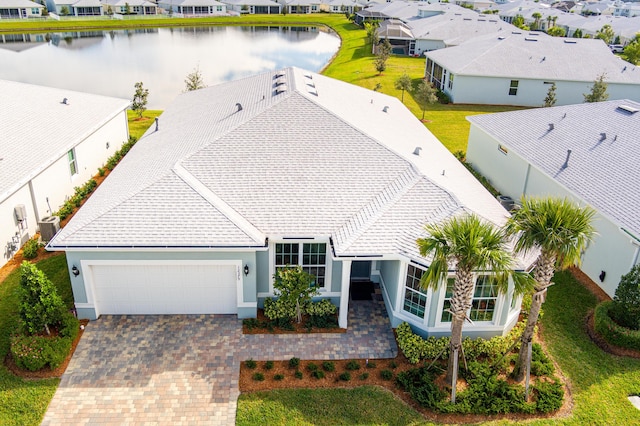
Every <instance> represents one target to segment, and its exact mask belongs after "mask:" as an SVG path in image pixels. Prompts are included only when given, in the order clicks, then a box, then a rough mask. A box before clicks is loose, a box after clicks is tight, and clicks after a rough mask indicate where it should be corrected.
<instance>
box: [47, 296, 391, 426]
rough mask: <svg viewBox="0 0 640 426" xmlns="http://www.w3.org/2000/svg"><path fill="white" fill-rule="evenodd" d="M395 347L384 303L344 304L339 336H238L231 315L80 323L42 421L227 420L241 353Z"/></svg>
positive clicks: (364, 351)
mask: <svg viewBox="0 0 640 426" xmlns="http://www.w3.org/2000/svg"><path fill="white" fill-rule="evenodd" d="M396 354H397V347H396V344H395V340H394V338H393V332H392V330H391V328H390V325H389V320H388V318H387V315H386V313H385V311H384V304H383V303H382V302H370V301H366V302H362V301H354V302H351V306H350V308H349V329H348V330H347V332H346V333H344V334H337V333H332V334H329V333H327V334H302V335H291V334H286V335H285V334H281V335H264V334H261V335H243V334H242V322H241V321H240V320H238V319H237V318H236V317H235V316H229V315H215V316H214V315H166V316H105V317H102V318H101V319H99V320H97V321H93V322H91V323H90V324H89V325H88V326H87V329H86V330H85V332H84V335H83V336H82V340H81V341H80V344H79V345H78V348H77V349H76V352H75V354H74V356H73V359H72V360H71V363H70V364H69V367H68V368H67V371H66V372H65V374H64V375H63V377H62V380H61V382H60V386H59V387H58V390H57V391H56V394H55V395H54V397H53V400H52V401H51V404H50V405H49V409H48V411H47V413H46V414H45V417H44V421H43V425H58V424H65V425H68V424H74V425H83V424H84V425H98V424H100V425H102V424H114V425H115V424H117V425H123V424H136V425H138V424H172V425H173V424H189V425H194V424H203V425H205V424H206V425H222V424H225V425H226V424H233V423H234V422H235V414H236V404H237V399H238V395H239V389H238V375H239V371H240V363H241V362H242V361H243V360H246V359H248V358H253V359H255V360H269V359H271V360H286V359H289V358H291V357H293V356H297V357H299V358H301V359H344V358H390V357H395V356H396Z"/></svg>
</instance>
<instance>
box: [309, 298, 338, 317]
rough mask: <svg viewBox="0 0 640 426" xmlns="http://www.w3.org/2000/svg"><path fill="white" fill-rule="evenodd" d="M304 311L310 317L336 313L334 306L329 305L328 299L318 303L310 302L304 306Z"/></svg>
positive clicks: (336, 309)
mask: <svg viewBox="0 0 640 426" xmlns="http://www.w3.org/2000/svg"><path fill="white" fill-rule="evenodd" d="M305 311H306V313H307V314H308V315H312V316H326V315H335V314H336V312H338V308H337V307H336V305H334V304H333V303H331V301H330V300H329V299H322V300H320V301H319V302H311V303H309V304H307V305H306V307H305Z"/></svg>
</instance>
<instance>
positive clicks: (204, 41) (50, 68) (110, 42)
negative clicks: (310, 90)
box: [0, 26, 340, 108]
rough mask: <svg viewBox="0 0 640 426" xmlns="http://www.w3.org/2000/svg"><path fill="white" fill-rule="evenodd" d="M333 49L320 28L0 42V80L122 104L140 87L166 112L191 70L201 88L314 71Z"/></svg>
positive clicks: (333, 40) (332, 39)
mask: <svg viewBox="0 0 640 426" xmlns="http://www.w3.org/2000/svg"><path fill="white" fill-rule="evenodd" d="M339 44H340V41H339V38H338V37H337V36H336V35H335V34H333V33H330V32H329V31H328V30H326V29H324V28H323V27H292V26H286V27H283V26H249V27H220V26H214V27H192V28H160V29H158V28H151V29H149V28H144V29H135V30H118V31H90V32H65V33H48V34H0V64H2V66H1V67H0V78H1V79H7V80H15V81H21V82H26V83H34V84H42V85H45V86H53V87H61V88H68V89H73V90H80V91H87V92H91V93H100V94H104V95H109V96H117V97H122V98H131V96H132V95H133V92H134V87H133V85H134V84H135V82H137V81H142V82H144V85H145V87H146V88H148V89H149V92H150V95H149V108H164V107H165V106H166V105H167V104H168V103H169V102H171V100H172V99H173V98H174V97H175V96H176V95H177V94H178V93H180V92H181V91H182V90H183V89H184V79H185V77H186V76H187V74H189V73H190V72H191V71H192V70H193V69H194V68H195V67H199V68H200V71H201V73H202V76H203V79H204V81H205V84H207V85H213V84H218V83H221V82H224V81H228V80H231V79H236V78H240V77H244V76H248V75H253V74H256V73H259V72H263V71H267V70H275V69H279V68H283V67H286V66H291V65H295V66H298V67H301V68H305V69H309V70H313V71H319V70H320V69H321V68H322V67H323V66H324V65H325V64H326V63H327V62H328V61H329V59H330V58H331V56H332V55H333V54H334V53H335V52H336V51H337V50H338V47H339Z"/></svg>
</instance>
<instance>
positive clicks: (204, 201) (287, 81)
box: [50, 68, 506, 255]
mask: <svg viewBox="0 0 640 426" xmlns="http://www.w3.org/2000/svg"><path fill="white" fill-rule="evenodd" d="M280 83H282V84H280ZM284 87H286V89H285V90H284V91H282V90H281V89H282V88H284ZM238 104H239V105H240V106H241V107H242V108H241V109H240V108H239V106H238ZM385 107H386V108H385ZM416 146H420V147H421V148H422V154H421V155H420V156H416V155H413V154H412V152H413V150H414V149H415V147H416ZM445 171H446V173H445ZM462 209H465V210H468V211H474V212H476V213H478V214H480V215H481V216H483V217H485V218H486V219H487V220H490V221H492V222H493V223H497V224H500V223H502V222H503V221H504V220H505V218H506V212H505V211H504V209H502V207H501V206H500V204H499V203H498V202H497V201H496V200H495V199H494V198H493V197H492V196H491V195H490V194H489V193H488V192H486V191H485V190H484V189H483V188H482V186H481V185H480V184H479V183H478V182H477V181H476V180H475V179H474V178H473V177H472V176H471V175H470V174H469V172H468V171H467V170H466V169H465V168H464V167H463V166H462V165H461V164H460V163H459V162H458V160H456V159H455V157H453V155H451V154H450V153H449V152H448V151H447V150H446V148H444V147H443V146H442V144H440V143H439V141H438V140H437V139H436V138H435V137H433V135H432V134H431V133H430V132H429V131H428V130H426V128H425V127H424V125H423V124H422V123H420V122H419V121H418V120H417V119H416V118H415V117H414V116H413V114H411V112H410V111H409V110H407V109H406V108H405V107H404V106H403V105H402V103H401V102H400V101H399V100H398V99H396V98H393V97H390V96H387V95H384V94H381V93H378V92H373V91H369V90H366V89H363V88H360V87H357V86H353V85H350V84H347V83H343V82H340V81H337V80H334V79H331V78H328V77H325V76H322V75H319V74H314V73H310V72H307V71H303V70H300V69H297V68H288V69H286V70H284V71H280V72H277V73H273V72H269V73H264V74H260V75H257V76H253V77H249V78H245V79H242V80H237V81H232V82H229V83H225V84H222V85H218V86H213V87H209V88H206V89H201V90H198V91H195V92H189V93H185V94H182V95H180V96H178V98H176V100H175V101H174V102H173V103H172V104H171V105H170V106H169V107H168V108H167V109H166V110H165V112H164V113H163V114H162V116H161V117H160V121H159V130H158V131H157V132H156V131H154V129H150V131H149V132H147V134H146V135H145V136H144V137H143V138H142V139H141V140H140V141H139V142H138V143H137V144H136V146H135V147H134V148H133V149H132V150H131V151H130V152H129V154H127V156H126V157H125V158H124V160H123V161H122V162H121V163H120V165H118V167H116V168H115V170H114V171H113V172H112V173H111V175H110V176H109V177H108V178H107V179H106V180H105V182H104V183H103V184H102V185H101V186H100V188H98V190H97V191H96V192H95V193H94V194H93V195H92V197H91V198H90V199H89V200H88V201H87V203H85V205H84V206H83V207H82V208H81V209H80V211H79V212H78V213H77V214H76V215H75V216H74V217H73V219H72V220H71V221H70V222H69V224H68V225H67V226H66V227H65V228H64V229H63V230H62V231H61V232H60V233H58V235H57V236H56V237H55V238H54V240H53V241H52V242H51V243H50V246H51V247H53V248H58V249H61V248H65V247H79V246H100V247H108V246H120V247H121V246H129V247H145V246H162V247H165V246H166V247H186V246H191V247H203V246H217V247H219V246H243V247H246V246H262V245H264V243H265V238H276V237H325V238H327V237H333V238H334V244H335V249H336V252H337V253H339V254H340V253H349V254H357V253H366V254H371V253H396V254H403V253H404V254H407V255H416V250H415V247H414V246H415V238H414V237H415V236H416V235H419V234H420V233H421V232H422V231H421V230H422V225H423V224H424V221H426V220H436V219H440V218H444V217H447V216H448V215H451V214H455V213H456V212H459V211H461V210H462ZM414 228H415V229H414Z"/></svg>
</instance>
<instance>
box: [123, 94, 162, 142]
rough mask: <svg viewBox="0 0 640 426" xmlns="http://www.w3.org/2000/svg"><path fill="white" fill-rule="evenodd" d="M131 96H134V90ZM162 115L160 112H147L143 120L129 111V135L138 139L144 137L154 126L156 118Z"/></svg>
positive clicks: (143, 115)
mask: <svg viewBox="0 0 640 426" xmlns="http://www.w3.org/2000/svg"><path fill="white" fill-rule="evenodd" d="M131 96H133V90H132V91H131ZM160 114H162V111H160V110H149V109H148V110H146V111H145V112H144V114H142V119H141V120H139V119H138V114H136V113H135V112H133V111H131V110H127V119H128V120H129V135H131V136H134V137H136V138H138V139H140V138H141V137H142V135H144V132H146V131H147V129H148V128H149V127H150V126H151V125H153V124H154V122H155V121H154V118H156V117H158V116H159V115H160Z"/></svg>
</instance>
